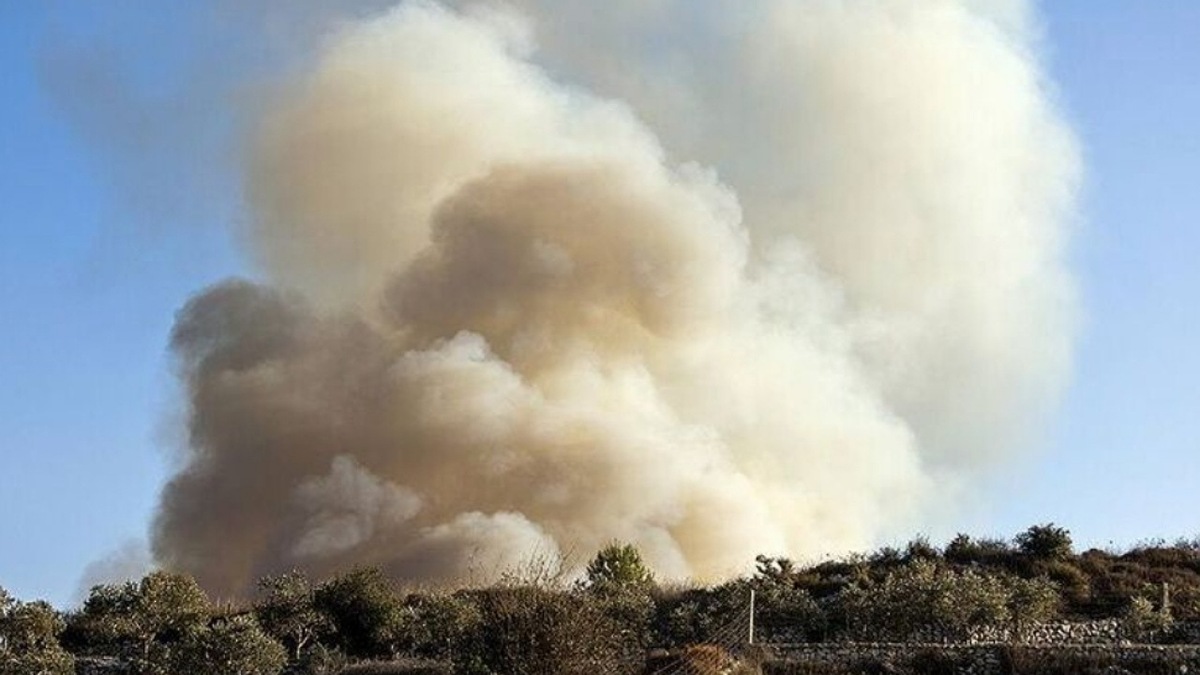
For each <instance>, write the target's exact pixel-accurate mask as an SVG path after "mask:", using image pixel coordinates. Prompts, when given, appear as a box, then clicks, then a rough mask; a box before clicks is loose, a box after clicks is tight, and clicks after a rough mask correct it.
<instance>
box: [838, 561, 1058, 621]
mask: <svg viewBox="0 0 1200 675" xmlns="http://www.w3.org/2000/svg"><path fill="white" fill-rule="evenodd" d="M1057 597H1058V596H1057V593H1056V591H1055V589H1054V586H1053V584H1052V583H1051V582H1048V581H1045V580H1025V579H1020V578H1017V577H1012V576H1009V575H995V574H981V573H979V572H976V571H974V570H970V569H967V570H955V569H953V568H951V567H947V566H945V565H942V564H939V563H936V562H933V561H930V560H926V559H918V560H916V561H914V562H912V563H910V564H908V565H906V566H904V567H901V568H899V569H897V570H895V571H894V572H892V573H890V574H888V575H887V576H886V577H885V578H884V580H883V581H882V582H881V583H878V584H872V585H852V586H848V587H847V588H846V589H845V590H843V591H842V593H841V594H840V595H839V597H838V598H837V601H836V602H835V603H834V611H835V614H836V615H837V617H838V618H839V619H840V623H841V625H842V627H843V630H844V631H845V632H846V633H847V634H849V635H851V636H854V637H869V638H870V639H873V640H880V639H891V640H897V641H903V640H914V639H921V638H926V639H927V638H929V637H947V638H957V637H963V636H965V635H966V634H967V633H968V632H969V630H970V629H971V628H974V627H978V626H998V625H1011V624H1014V623H1016V624H1022V623H1027V622H1032V621H1041V620H1045V619H1047V618H1049V617H1050V616H1053V614H1054V612H1055V609H1056V605H1057ZM929 631H933V632H934V635H933V636H929V635H926V633H928V632H929Z"/></svg>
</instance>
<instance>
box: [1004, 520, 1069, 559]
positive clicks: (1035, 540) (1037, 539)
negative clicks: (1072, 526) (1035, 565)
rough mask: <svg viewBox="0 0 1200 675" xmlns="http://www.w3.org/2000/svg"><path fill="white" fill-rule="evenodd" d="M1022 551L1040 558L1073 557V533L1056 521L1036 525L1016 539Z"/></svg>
mask: <svg viewBox="0 0 1200 675" xmlns="http://www.w3.org/2000/svg"><path fill="white" fill-rule="evenodd" d="M1014 541H1015V542H1016V544H1017V548H1018V549H1020V551H1021V553H1024V554H1025V555H1028V556H1030V557H1033V558H1037V559H1040V560H1064V559H1066V558H1069V557H1071V533H1070V532H1068V531H1067V530H1066V529H1064V528H1061V527H1058V526H1056V525H1055V524H1054V523H1046V524H1044V525H1034V526H1033V527H1030V528H1029V529H1028V530H1025V531H1024V532H1022V533H1020V534H1018V535H1017V536H1016V539H1015V540H1014Z"/></svg>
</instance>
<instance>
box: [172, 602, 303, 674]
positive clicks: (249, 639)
mask: <svg viewBox="0 0 1200 675" xmlns="http://www.w3.org/2000/svg"><path fill="white" fill-rule="evenodd" d="M286 662H287V653H286V652H285V651H284V649H283V645H281V644H279V643H278V642H276V641H275V640H274V639H272V638H271V637H270V636H269V635H267V634H266V633H264V632H263V630H262V628H260V627H259V625H258V622H257V621H255V620H254V617H253V616H250V615H239V616H233V617H229V618H225V619H217V620H215V621H214V622H213V623H212V625H211V626H204V627H203V628H199V629H196V630H192V631H190V632H189V633H188V634H187V636H185V637H184V639H183V640H182V641H181V642H180V643H179V645H178V646H177V647H176V648H175V649H174V650H172V653H171V665H172V667H173V670H174V672H176V673H220V674H221V675H275V674H276V673H278V672H279V671H280V670H281V669H282V668H283V665H284V663H286Z"/></svg>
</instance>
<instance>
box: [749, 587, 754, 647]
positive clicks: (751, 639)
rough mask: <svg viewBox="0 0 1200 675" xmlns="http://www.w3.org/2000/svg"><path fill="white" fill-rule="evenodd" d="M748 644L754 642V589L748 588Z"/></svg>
mask: <svg viewBox="0 0 1200 675" xmlns="http://www.w3.org/2000/svg"><path fill="white" fill-rule="evenodd" d="M750 644H754V589H753V588H751V589H750Z"/></svg>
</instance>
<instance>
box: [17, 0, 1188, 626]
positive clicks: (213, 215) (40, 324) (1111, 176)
mask: <svg viewBox="0 0 1200 675" xmlns="http://www.w3.org/2000/svg"><path fill="white" fill-rule="evenodd" d="M96 5H97V4H96V3H85V2H46V3H41V2H9V3H3V4H0V65H2V66H3V70H2V71H0V72H3V78H0V87H2V91H0V101H2V102H3V103H2V104H0V317H2V318H3V321H4V325H3V330H2V332H0V585H3V586H4V587H6V588H8V589H9V590H10V591H12V592H13V593H14V594H16V595H18V596H20V597H25V598H31V597H45V598H48V599H50V600H52V601H54V602H57V603H60V604H65V603H68V602H69V601H70V600H71V599H72V597H73V596H74V594H75V591H76V584H77V582H78V580H79V575H80V572H81V571H82V569H83V568H84V567H85V566H86V565H87V564H88V563H89V562H91V561H93V560H95V559H97V558H99V557H101V556H103V555H105V554H106V553H108V552H109V551H111V550H112V549H114V548H115V547H117V546H119V545H121V544H122V543H123V542H126V541H129V540H136V539H139V538H141V537H143V536H144V534H145V531H146V526H147V523H148V521H149V518H150V516H151V514H152V511H153V506H154V502H155V497H156V494H157V491H158V489H159V487H160V485H161V482H162V480H163V479H164V477H165V476H166V475H167V473H168V469H169V466H170V462H171V455H170V453H171V448H172V447H173V446H174V444H175V441H174V440H173V439H172V437H171V436H172V434H173V433H176V432H174V431H172V430H173V429H175V426H174V425H172V424H171V422H170V415H171V414H172V411H173V401H174V400H175V399H174V392H173V389H172V388H173V386H174V384H173V378H172V376H171V363H170V360H169V358H168V357H167V354H166V351H165V345H166V340H167V334H168V331H169V330H170V325H171V322H172V320H173V315H174V312H175V310H176V309H177V308H178V307H179V306H180V305H181V304H182V303H183V302H184V300H185V299H186V298H187V297H188V296H189V295H190V294H192V293H193V292H195V291H196V290H197V289H199V288H201V287H202V286H204V285H205V284H207V283H210V282H212V281H215V280H217V279H219V278H221V277H223V276H226V275H229V274H232V273H237V272H239V271H244V270H245V269H246V267H245V264H244V263H243V262H242V261H241V260H239V258H238V256H237V254H236V253H235V252H234V247H233V246H232V245H231V242H230V241H229V234H228V232H229V230H228V227H227V225H228V223H229V221H230V219H232V218H235V217H236V215H235V213H236V211H235V209H234V207H233V205H234V204H235V203H236V201H237V195H236V186H234V185H229V184H225V183H223V182H222V179H221V178H220V176H221V175H222V172H220V171H212V172H209V171H203V170H197V167H201V166H204V165H205V163H206V162H208V161H219V154H220V153H219V149H218V143H217V141H216V140H214V138H215V137H217V136H219V135H220V132H221V130H222V129H227V128H228V122H229V120H226V119H222V118H221V115H222V111H221V109H220V107H219V106H215V105H213V101H212V100H207V99H205V98H204V97H203V96H202V95H201V96H200V97H199V98H195V99H189V98H187V97H185V96H183V93H184V92H196V91H199V92H204V91H206V88H205V86H204V85H205V83H204V82H199V83H197V82H196V81H195V80H194V79H192V78H195V77H200V75H199V73H202V72H204V70H205V69H200V68H197V67H196V65H197V64H195V63H194V62H193V61H192V59H193V57H194V55H195V54H196V53H198V52H199V53H204V54H208V55H212V54H217V55H219V59H218V60H219V61H220V63H221V64H222V65H224V66H226V67H236V64H237V63H238V57H239V53H238V52H237V49H236V47H235V46H236V45H238V44H242V42H241V41H238V40H229V45H231V47H230V48H229V49H228V50H224V49H223V45H222V44H220V43H219V42H216V41H219V40H221V39H222V36H221V35H217V34H213V33H212V32H209V31H206V30H205V28H204V23H203V21H202V20H200V19H198V18H197V17H195V16H193V15H192V14H194V10H193V9H189V7H188V3H182V2H180V3H161V4H160V3H155V4H154V7H155V8H156V9H159V11H158V13H156V14H155V15H154V16H149V15H147V14H146V13H144V12H143V11H142V10H143V8H144V7H146V6H148V5H146V4H143V3H135V2H116V3H105V4H104V6H103V9H102V10H100V9H96ZM89 7H90V9H89ZM1043 15H1044V18H1045V21H1046V37H1045V45H1044V49H1045V52H1046V57H1047V66H1048V69H1049V71H1050V75H1051V77H1052V78H1053V79H1054V80H1055V82H1056V83H1057V86H1058V87H1059V90H1060V91H1059V95H1060V97H1061V104H1062V106H1063V108H1064V109H1065V111H1066V114H1067V116H1068V118H1069V119H1070V120H1071V122H1072V124H1073V126H1074V127H1075V129H1076V131H1077V133H1078V134H1079V136H1080V138H1081V140H1082V142H1083V146H1084V152H1085V161H1086V167H1087V168H1086V170H1087V183H1086V190H1085V192H1084V194H1083V197H1082V202H1081V206H1082V212H1081V216H1082V217H1081V219H1080V224H1079V229H1078V232H1077V234H1076V237H1075V243H1074V248H1073V259H1074V261H1075V262H1074V268H1075V270H1076V275H1077V278H1078V279H1079V282H1080V285H1081V290H1082V295H1083V306H1084V324H1083V328H1082V334H1081V337H1080V340H1079V344H1078V350H1077V365H1076V374H1075V378H1074V380H1073V384H1072V386H1071V389H1070V390H1069V392H1068V393H1067V396H1066V397H1065V399H1064V401H1063V403H1062V406H1061V408H1060V409H1059V410H1058V411H1056V412H1055V414H1053V415H1052V416H1051V418H1050V422H1049V428H1048V429H1047V434H1046V436H1047V440H1046V443H1045V447H1042V448H1031V449H1030V451H1029V454H1028V455H1027V459H1025V460H1022V461H1019V462H1017V463H1015V464H1013V465H1011V466H1010V467H1009V468H1008V469H1007V470H1005V472H1004V473H1003V475H1000V476H998V477H997V478H996V479H995V480H994V482H993V483H992V484H990V485H988V486H985V488H983V489H982V491H981V493H982V497H981V499H980V505H979V506H978V507H977V508H976V509H974V510H973V511H964V513H963V514H961V517H959V518H958V519H957V520H955V521H953V522H951V523H950V527H951V529H963V530H967V531H970V532H973V533H979V534H996V535H1004V536H1009V535H1011V534H1013V533H1015V532H1017V531H1019V530H1021V529H1023V528H1024V527H1026V526H1028V525H1029V524H1031V523H1034V522H1044V521H1055V522H1058V523H1059V524H1061V525H1064V526H1066V527H1068V528H1069V529H1071V530H1072V532H1073V533H1074V534H1075V537H1076V540H1077V541H1078V542H1079V543H1081V544H1083V545H1100V546H1104V545H1107V544H1108V543H1109V542H1113V543H1115V544H1117V545H1124V544H1129V543H1132V542H1135V541H1137V540H1139V539H1146V538H1152V537H1165V538H1174V537H1177V536H1189V537H1190V536H1194V535H1197V534H1200V384H1198V383H1200V352H1198V350H1197V349H1196V347H1195V343H1196V339H1197V334H1198V333H1200V303H1198V302H1197V298H1198V297H1200V266H1198V265H1197V264H1196V259H1197V257H1198V254H1200V229H1198V228H1197V219H1198V218H1200V203H1198V200H1200V196H1198V194H1200V189H1198V187H1200V183H1198V178H1200V127H1197V123H1196V120H1200V77H1197V73H1200V3H1195V2H1192V1H1191V0H1163V1H1161V2H1153V3H1150V2H1141V1H1138V0H1124V1H1121V0H1112V1H1106V2H1096V1H1095V0H1054V1H1053V2H1046V3H1044V5H1043ZM181 26H188V29H186V30H184V29H181V28H180V27H181ZM206 58H210V59H211V58H213V57H211V56H209V57H206ZM205 65H206V66H209V67H211V66H212V65H213V63H211V62H209V63H206V64H205ZM258 65H259V66H261V64H258ZM112 73H121V74H122V76H123V77H124V78H125V79H121V80H120V81H118V82H110V81H108V80H106V79H105V77H107V76H108V75H111V74H112ZM110 85H111V87H112V88H111V89H105V90H104V91H105V92H106V96H110V97H111V98H112V100H111V103H112V107H111V109H103V110H93V109H89V108H87V106H94V105H96V103H97V102H98V101H104V100H105V98H104V97H97V96H94V95H93V96H82V95H81V96H76V95H75V93H78V89H79V88H80V87H86V86H93V87H106V86H110ZM197 85H199V86H197ZM131 102H132V104H131ZM139 109H140V110H143V111H147V112H148V113H149V112H155V111H157V112H162V113H165V114H163V115H152V114H147V115H146V116H145V117H144V118H141V117H138V116H136V115H135V116H131V115H130V111H132V110H139ZM198 115H212V116H214V121H213V123H211V124H206V125H194V124H187V123H186V122H187V121H188V119H187V118H188V116H198ZM161 119H176V120H180V121H179V123H178V124H162V123H161V122H160V120H161ZM193 119H194V117H193ZM198 128H206V129H210V130H212V132H213V133H214V135H215V136H214V138H209V137H204V136H203V135H202V136H200V137H186V138H178V137H175V135H177V134H179V133H182V131H183V130H184V129H198ZM143 144H144V147H142V145H143ZM179 155H183V156H186V160H185V161H179V160H178V157H179Z"/></svg>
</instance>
